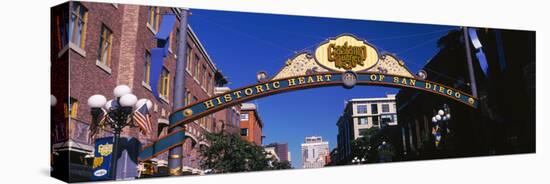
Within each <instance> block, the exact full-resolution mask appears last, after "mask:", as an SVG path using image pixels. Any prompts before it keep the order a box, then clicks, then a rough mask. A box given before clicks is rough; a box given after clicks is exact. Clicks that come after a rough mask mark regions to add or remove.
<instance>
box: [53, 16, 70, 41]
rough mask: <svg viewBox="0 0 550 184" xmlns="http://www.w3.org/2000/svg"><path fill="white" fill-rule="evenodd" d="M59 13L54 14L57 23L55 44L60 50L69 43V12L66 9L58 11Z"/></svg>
mask: <svg viewBox="0 0 550 184" xmlns="http://www.w3.org/2000/svg"><path fill="white" fill-rule="evenodd" d="M59 13H60V14H59V15H57V16H56V19H55V21H56V25H57V29H58V30H57V42H58V43H57V44H58V47H59V48H58V49H59V50H61V49H62V48H63V47H65V46H66V45H67V44H68V43H69V27H70V26H69V13H68V12H66V11H60V12H59Z"/></svg>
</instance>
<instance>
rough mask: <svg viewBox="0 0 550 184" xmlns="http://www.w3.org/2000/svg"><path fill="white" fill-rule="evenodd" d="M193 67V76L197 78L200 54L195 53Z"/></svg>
mask: <svg viewBox="0 0 550 184" xmlns="http://www.w3.org/2000/svg"><path fill="white" fill-rule="evenodd" d="M193 67H195V68H194V69H195V72H193V77H195V78H197V77H198V76H199V55H197V54H195V57H194V59H193Z"/></svg>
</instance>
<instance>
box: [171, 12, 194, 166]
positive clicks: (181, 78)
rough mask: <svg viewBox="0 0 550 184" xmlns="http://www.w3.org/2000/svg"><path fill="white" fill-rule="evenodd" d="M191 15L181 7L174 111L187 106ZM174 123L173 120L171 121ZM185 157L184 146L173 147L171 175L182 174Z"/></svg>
mask: <svg viewBox="0 0 550 184" xmlns="http://www.w3.org/2000/svg"><path fill="white" fill-rule="evenodd" d="M188 16H189V12H188V9H185V8H181V9H180V24H179V35H178V36H179V40H178V43H176V44H178V50H177V51H176V52H177V56H178V57H177V60H176V72H175V73H176V74H175V79H174V103H173V106H172V109H173V111H176V110H177V109H180V108H182V107H184V106H185V68H186V66H185V65H186V63H187V52H186V51H187V17H188ZM170 123H172V122H170ZM180 128H183V127H182V126H176V127H173V128H171V129H169V130H168V131H169V132H172V131H174V130H177V129H180ZM182 158H183V147H182V146H181V145H178V146H176V147H174V148H171V149H170V151H169V155H168V169H169V173H170V175H181V168H182V167H181V166H182V163H181V162H182Z"/></svg>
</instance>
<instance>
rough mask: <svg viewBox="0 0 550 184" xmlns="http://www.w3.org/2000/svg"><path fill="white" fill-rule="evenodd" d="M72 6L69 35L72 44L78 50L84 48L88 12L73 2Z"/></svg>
mask: <svg viewBox="0 0 550 184" xmlns="http://www.w3.org/2000/svg"><path fill="white" fill-rule="evenodd" d="M72 5H73V6H72V10H71V21H70V23H69V24H70V25H69V29H70V30H69V33H70V34H69V35H70V36H71V42H72V43H74V44H75V45H77V46H78V47H80V48H84V40H85V38H86V24H87V22H86V21H87V20H86V19H87V16H88V10H87V9H86V8H84V6H82V4H80V3H77V2H73V4H72Z"/></svg>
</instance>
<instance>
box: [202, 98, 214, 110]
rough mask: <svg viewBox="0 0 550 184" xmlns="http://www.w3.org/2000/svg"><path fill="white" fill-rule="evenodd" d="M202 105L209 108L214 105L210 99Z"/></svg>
mask: <svg viewBox="0 0 550 184" xmlns="http://www.w3.org/2000/svg"><path fill="white" fill-rule="evenodd" d="M204 106H206V109H210V108H212V107H214V102H213V101H212V100H208V101H206V102H204Z"/></svg>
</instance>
